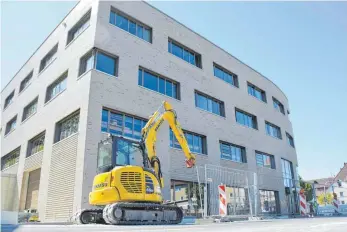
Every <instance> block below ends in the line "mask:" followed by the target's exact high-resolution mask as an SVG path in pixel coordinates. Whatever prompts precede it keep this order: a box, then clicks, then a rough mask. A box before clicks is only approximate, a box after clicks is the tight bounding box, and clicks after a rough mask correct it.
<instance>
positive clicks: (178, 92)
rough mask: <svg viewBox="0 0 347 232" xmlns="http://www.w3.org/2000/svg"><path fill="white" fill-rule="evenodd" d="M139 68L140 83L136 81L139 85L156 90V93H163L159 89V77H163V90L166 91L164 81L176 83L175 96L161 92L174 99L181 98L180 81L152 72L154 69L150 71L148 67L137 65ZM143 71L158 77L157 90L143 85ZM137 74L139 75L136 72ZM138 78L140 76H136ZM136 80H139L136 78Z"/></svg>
mask: <svg viewBox="0 0 347 232" xmlns="http://www.w3.org/2000/svg"><path fill="white" fill-rule="evenodd" d="M140 70H142V79H141V84H140V83H138V85H139V86H142V87H144V88H146V89H149V90H152V91H155V92H157V93H159V94H163V93H161V92H160V91H159V79H164V80H165V86H164V91H165V92H166V81H168V82H171V83H172V85H174V84H175V85H176V98H175V97H173V96H169V95H166V94H163V95H165V96H168V97H171V98H174V99H176V100H181V91H180V88H181V85H180V83H179V82H178V81H175V80H173V79H171V78H168V77H166V76H164V75H161V74H159V73H157V72H154V71H152V70H150V69H147V68H144V67H143V66H139V69H138V71H140ZM144 72H147V73H149V74H151V75H153V76H155V77H156V78H158V81H157V85H158V86H157V87H158V91H157V90H153V89H150V88H147V87H145V86H144ZM138 75H139V74H138ZM138 78H140V77H139V76H138ZM138 81H140V80H138ZM172 92H173V86H172Z"/></svg>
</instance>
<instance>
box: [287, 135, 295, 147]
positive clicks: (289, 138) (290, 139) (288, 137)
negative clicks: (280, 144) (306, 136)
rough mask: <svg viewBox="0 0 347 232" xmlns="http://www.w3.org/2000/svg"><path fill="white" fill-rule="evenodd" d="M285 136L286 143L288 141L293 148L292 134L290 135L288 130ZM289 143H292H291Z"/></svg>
mask: <svg viewBox="0 0 347 232" xmlns="http://www.w3.org/2000/svg"><path fill="white" fill-rule="evenodd" d="M286 137H287V143H288V144H289V145H290V146H291V147H293V148H295V143H294V138H293V136H291V135H290V134H289V133H288V132H286ZM291 143H293V144H291Z"/></svg>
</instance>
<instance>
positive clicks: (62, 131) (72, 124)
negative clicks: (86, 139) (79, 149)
mask: <svg viewBox="0 0 347 232" xmlns="http://www.w3.org/2000/svg"><path fill="white" fill-rule="evenodd" d="M79 118H80V115H79V111H78V112H76V113H73V114H71V115H69V116H67V117H66V118H65V119H63V120H61V121H60V122H58V123H57V125H56V137H55V142H58V141H60V140H62V139H65V138H67V137H69V136H70V135H72V134H75V133H77V132H78V124H79Z"/></svg>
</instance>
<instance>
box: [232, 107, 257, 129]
mask: <svg viewBox="0 0 347 232" xmlns="http://www.w3.org/2000/svg"><path fill="white" fill-rule="evenodd" d="M235 114H236V122H237V123H239V124H241V125H244V126H247V127H251V128H253V129H258V123H257V117H256V116H254V115H252V114H249V113H246V112H244V111H241V110H239V109H235Z"/></svg>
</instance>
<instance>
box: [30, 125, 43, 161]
mask: <svg viewBox="0 0 347 232" xmlns="http://www.w3.org/2000/svg"><path fill="white" fill-rule="evenodd" d="M42 137H43V144H42V149H41V150H40V149H37V151H36V152H34V153H32V151H33V147H34V143H35V142H36V141H38V140H39V139H42ZM45 139H46V131H42V132H41V133H39V134H37V135H35V136H34V137H33V138H31V139H30V140H29V141H28V146H27V152H26V158H28V157H30V156H32V155H35V154H36V153H39V152H41V151H43V150H44V147H45Z"/></svg>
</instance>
